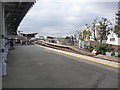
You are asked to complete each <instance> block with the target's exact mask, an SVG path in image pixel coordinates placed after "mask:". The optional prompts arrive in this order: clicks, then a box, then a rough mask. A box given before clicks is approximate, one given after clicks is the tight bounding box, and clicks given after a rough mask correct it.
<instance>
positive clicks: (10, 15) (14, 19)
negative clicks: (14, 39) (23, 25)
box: [3, 2, 35, 35]
mask: <svg viewBox="0 0 120 90" xmlns="http://www.w3.org/2000/svg"><path fill="white" fill-rule="evenodd" d="M34 3H35V2H3V5H4V13H5V24H6V28H7V31H8V34H9V35H16V34H17V28H18V26H19V25H20V22H21V21H22V19H23V18H24V16H25V15H26V13H27V12H28V11H29V10H30V8H31V7H32V6H33V4H34Z"/></svg>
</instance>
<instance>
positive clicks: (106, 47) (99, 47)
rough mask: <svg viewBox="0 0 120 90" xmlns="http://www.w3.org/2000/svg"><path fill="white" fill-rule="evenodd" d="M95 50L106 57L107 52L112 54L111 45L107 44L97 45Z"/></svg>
mask: <svg viewBox="0 0 120 90" xmlns="http://www.w3.org/2000/svg"><path fill="white" fill-rule="evenodd" d="M95 49H96V50H97V53H98V54H103V55H105V52H110V51H111V50H112V48H111V47H110V45H108V44H105V43H102V44H98V45H96V46H95Z"/></svg>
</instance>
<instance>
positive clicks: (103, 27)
mask: <svg viewBox="0 0 120 90" xmlns="http://www.w3.org/2000/svg"><path fill="white" fill-rule="evenodd" d="M96 24H99V25H96ZM111 25H112V23H111V21H110V20H108V19H107V18H102V19H101V20H97V19H95V20H94V22H93V25H92V30H93V32H94V40H95V41H98V38H97V37H96V34H95V32H96V31H97V32H98V34H99V36H100V37H99V39H100V42H103V41H106V40H107V35H108V34H109V32H110V31H111V30H112V27H111Z"/></svg>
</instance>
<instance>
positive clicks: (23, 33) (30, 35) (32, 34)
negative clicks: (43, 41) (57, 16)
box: [20, 32, 37, 38]
mask: <svg viewBox="0 0 120 90" xmlns="http://www.w3.org/2000/svg"><path fill="white" fill-rule="evenodd" d="M20 34H21V35H23V36H25V37H31V38H32V37H35V35H36V34H37V32H21V33H20Z"/></svg>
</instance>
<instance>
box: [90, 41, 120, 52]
mask: <svg viewBox="0 0 120 90" xmlns="http://www.w3.org/2000/svg"><path fill="white" fill-rule="evenodd" d="M89 44H91V45H92V46H96V45H97V44H101V42H95V41H90V42H89ZM110 46H111V47H112V48H113V51H114V52H119V53H120V46H118V45H112V44H110Z"/></svg>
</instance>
